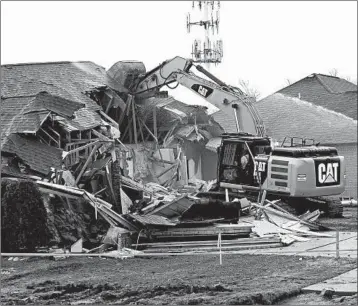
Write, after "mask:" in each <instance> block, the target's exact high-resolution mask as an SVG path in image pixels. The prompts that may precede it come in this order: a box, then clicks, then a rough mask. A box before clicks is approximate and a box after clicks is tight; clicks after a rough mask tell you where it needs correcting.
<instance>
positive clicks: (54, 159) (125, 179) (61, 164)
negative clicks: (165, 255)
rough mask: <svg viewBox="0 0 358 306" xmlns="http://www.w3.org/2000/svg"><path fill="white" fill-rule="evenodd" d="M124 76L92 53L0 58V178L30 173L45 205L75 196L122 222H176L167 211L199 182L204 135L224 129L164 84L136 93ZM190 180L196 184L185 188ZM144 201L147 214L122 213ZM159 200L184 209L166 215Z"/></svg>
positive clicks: (185, 201) (186, 203) (134, 226)
mask: <svg viewBox="0 0 358 306" xmlns="http://www.w3.org/2000/svg"><path fill="white" fill-rule="evenodd" d="M139 72H143V71H142V70H141V69H139ZM139 72H138V73H139ZM130 77H132V78H133V77H135V76H128V75H123V73H122V71H120V70H118V67H117V66H116V65H114V66H113V67H112V68H111V69H110V70H109V71H108V72H106V71H105V69H104V68H102V67H100V66H98V65H96V64H94V63H91V62H56V63H38V64H36V63H35V64H18V65H4V66H3V67H2V84H1V86H2V89H1V90H2V96H1V164H2V167H1V174H2V177H3V178H11V179H32V180H35V181H36V182H37V184H38V186H39V188H40V190H41V191H42V192H43V193H44V194H46V195H47V196H46V197H44V199H45V204H46V203H47V202H49V201H55V200H54V199H52V200H51V197H50V200H49V198H48V195H50V196H52V197H53V196H55V198H56V197H57V202H63V205H64V207H65V209H64V210H63V211H67V210H71V209H74V206H76V205H77V204H76V203H77V202H78V201H79V199H81V201H82V200H84V201H89V202H91V204H92V205H93V206H94V207H95V210H96V217H97V212H99V214H100V215H101V216H102V217H103V218H104V219H105V221H106V222H107V223H109V224H110V225H112V226H118V225H119V226H122V227H124V228H125V229H126V230H132V231H138V230H139V229H140V228H141V226H143V225H160V226H174V225H175V224H176V223H175V222H174V223H173V221H170V220H169V219H168V218H172V217H173V216H175V217H179V216H180V215H181V214H182V213H183V212H184V211H186V210H187V209H188V208H190V207H191V206H192V205H193V204H194V202H195V200H196V199H195V198H194V197H191V196H189V195H188V193H190V192H192V191H193V190H196V189H197V186H196V185H195V181H196V179H198V182H199V184H200V182H202V181H201V179H202V178H203V172H202V168H201V164H202V156H201V152H202V151H203V150H204V148H205V144H206V143H207V142H208V141H209V140H210V139H211V138H212V137H217V136H219V135H220V134H221V133H222V132H223V129H222V128H221V127H220V125H218V124H217V123H216V122H215V121H214V120H212V118H211V116H209V115H208V114H207V112H206V109H205V108H204V107H201V106H193V105H187V104H185V103H182V102H180V101H177V100H175V99H174V98H173V97H171V96H168V94H167V92H160V93H159V94H158V95H156V96H155V97H148V98H144V99H135V97H133V96H132V95H130V94H129V93H128V89H127V88H126V87H125V86H123V85H122V84H126V82H127V81H128V79H130ZM118 78H122V80H121V82H117V79H118ZM189 182H194V184H193V186H192V187H191V189H190V188H189V190H188V189H185V188H188V184H189ZM61 186H63V187H61ZM202 186H203V184H201V186H200V187H202ZM168 188H169V189H168ZM174 189H175V190H180V189H182V193H180V192H178V191H175V192H174V191H173V190H174ZM169 190H171V191H170V192H169ZM143 201H147V203H150V205H148V206H147V207H146V209H145V210H144V212H142V213H144V214H147V215H146V216H139V215H138V214H137V215H131V216H129V217H126V218H125V217H122V216H121V214H129V212H131V211H132V212H135V211H139V210H140V209H139V208H138V207H140V205H141V203H142V205H143ZM160 203H161V204H163V203H164V204H167V205H169V206H175V207H176V206H178V207H181V208H180V209H179V208H178V209H179V213H177V214H174V215H172V214H169V215H168V214H167V213H165V212H164V211H165V209H164V208H163V209H164V210H163V211H162V209H159V210H160V212H159V210H158V207H157V206H158V205H159V204H160ZM103 207H105V208H103ZM112 208H113V209H112ZM103 209H105V210H106V209H107V210H106V212H103V211H102V210H103ZM168 209H169V208H168ZM169 210H170V211H171V212H172V210H173V208H170V209H169ZM49 213H50V214H51V212H49ZM50 219H56V216H52V218H50ZM54 222H55V221H54ZM55 223H56V222H55ZM138 225H139V226H138ZM55 227H56V226H55ZM52 232H54V231H52ZM55 236H57V238H58V239H57V240H58V242H59V241H61V236H62V238H63V239H64V240H66V239H67V240H72V242H73V240H75V239H79V238H81V237H74V236H73V237H68V236H66V233H57V234H56V235H55ZM63 239H62V240H63ZM67 242H68V241H67Z"/></svg>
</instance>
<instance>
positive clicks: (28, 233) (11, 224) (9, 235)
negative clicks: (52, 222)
mask: <svg viewBox="0 0 358 306" xmlns="http://www.w3.org/2000/svg"><path fill="white" fill-rule="evenodd" d="M1 209H2V217H1V219H2V220H1V221H2V223H1V238H2V239H1V247H2V251H3V252H19V251H20V250H22V251H26V252H33V251H35V248H36V247H37V246H43V245H46V244H48V241H49V231H48V228H47V212H46V209H45V207H44V204H43V201H42V198H41V193H40V191H39V189H38V188H37V186H36V184H35V183H33V182H32V181H14V182H12V181H9V182H4V183H3V182H1Z"/></svg>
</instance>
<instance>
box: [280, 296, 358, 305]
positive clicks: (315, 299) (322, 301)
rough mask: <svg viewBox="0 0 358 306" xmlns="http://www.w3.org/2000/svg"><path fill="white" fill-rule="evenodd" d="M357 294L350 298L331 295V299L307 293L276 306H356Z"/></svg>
mask: <svg viewBox="0 0 358 306" xmlns="http://www.w3.org/2000/svg"><path fill="white" fill-rule="evenodd" d="M357 304H358V300H357V294H355V295H352V296H338V295H333V296H332V298H327V297H324V296H322V295H321V294H320V293H307V294H300V295H298V296H295V297H292V298H288V299H286V300H284V301H280V302H279V303H278V304H277V305H336V306H337V305H357Z"/></svg>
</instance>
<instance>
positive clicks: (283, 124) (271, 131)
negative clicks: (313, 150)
mask: <svg viewBox="0 0 358 306" xmlns="http://www.w3.org/2000/svg"><path fill="white" fill-rule="evenodd" d="M256 107H257V109H258V111H259V112H260V114H261V117H262V119H263V121H264V124H265V127H266V131H267V134H268V136H271V137H272V138H273V139H274V140H276V141H278V142H279V143H280V144H281V143H282V141H283V140H284V138H285V137H286V136H288V137H302V138H313V139H315V141H316V143H320V144H321V145H325V146H333V147H336V148H337V150H338V153H339V154H341V155H343V156H344V157H345V161H346V174H347V180H346V182H347V187H346V194H347V195H350V196H352V197H354V198H357V120H354V119H352V118H350V117H347V116H346V115H343V114H340V113H337V112H335V111H332V110H329V109H326V108H324V107H321V106H317V105H315V104H313V103H310V102H307V101H303V100H301V99H298V98H292V97H288V96H286V95H283V94H281V93H276V94H273V95H270V96H268V97H266V98H264V99H262V100H260V101H258V102H257V103H256Z"/></svg>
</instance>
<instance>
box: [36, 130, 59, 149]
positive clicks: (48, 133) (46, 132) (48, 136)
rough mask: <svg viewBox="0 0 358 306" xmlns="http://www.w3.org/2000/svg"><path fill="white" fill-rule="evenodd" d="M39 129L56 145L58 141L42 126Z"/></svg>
mask: <svg viewBox="0 0 358 306" xmlns="http://www.w3.org/2000/svg"><path fill="white" fill-rule="evenodd" d="M40 131H42V132H43V133H45V134H46V135H47V136H48V137H49V138H50V139H51V140H53V141H54V142H55V143H56V144H57V145H58V144H59V143H58V141H57V140H56V139H55V138H53V137H52V136H51V135H50V134H49V133H47V132H46V131H45V130H44V129H43V128H40Z"/></svg>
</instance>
